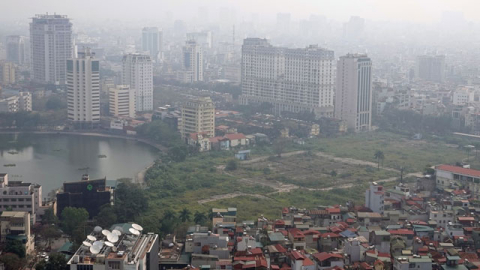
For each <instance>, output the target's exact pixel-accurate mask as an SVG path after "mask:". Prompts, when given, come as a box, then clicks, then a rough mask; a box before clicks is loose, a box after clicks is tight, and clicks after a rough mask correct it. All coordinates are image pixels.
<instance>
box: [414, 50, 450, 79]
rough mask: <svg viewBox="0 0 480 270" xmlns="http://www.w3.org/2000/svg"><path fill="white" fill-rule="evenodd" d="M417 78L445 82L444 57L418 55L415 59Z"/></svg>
mask: <svg viewBox="0 0 480 270" xmlns="http://www.w3.org/2000/svg"><path fill="white" fill-rule="evenodd" d="M417 70H418V72H417V74H418V76H417V77H418V78H420V79H423V80H427V81H433V82H437V83H441V82H443V81H444V80H445V55H420V56H418V57H417Z"/></svg>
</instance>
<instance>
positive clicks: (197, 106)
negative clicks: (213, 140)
mask: <svg viewBox="0 0 480 270" xmlns="http://www.w3.org/2000/svg"><path fill="white" fill-rule="evenodd" d="M179 129H180V134H181V135H182V138H185V137H186V136H187V134H192V133H204V135H205V136H206V137H214V136H215V104H213V101H212V99H210V98H209V97H201V98H197V99H193V100H188V101H186V102H185V103H184V104H183V106H182V121H181V123H180V125H179Z"/></svg>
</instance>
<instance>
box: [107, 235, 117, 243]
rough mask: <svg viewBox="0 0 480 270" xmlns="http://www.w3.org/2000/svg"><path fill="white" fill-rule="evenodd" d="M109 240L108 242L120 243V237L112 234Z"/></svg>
mask: <svg viewBox="0 0 480 270" xmlns="http://www.w3.org/2000/svg"><path fill="white" fill-rule="evenodd" d="M107 239H108V241H110V242H112V243H115V242H117V241H118V235H116V234H114V233H111V234H109V235H107Z"/></svg>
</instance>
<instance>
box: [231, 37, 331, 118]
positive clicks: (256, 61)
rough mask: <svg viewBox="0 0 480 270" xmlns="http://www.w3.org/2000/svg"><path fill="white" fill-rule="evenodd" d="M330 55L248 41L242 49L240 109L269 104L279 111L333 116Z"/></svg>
mask: <svg viewBox="0 0 480 270" xmlns="http://www.w3.org/2000/svg"><path fill="white" fill-rule="evenodd" d="M333 64H334V54H333V51H330V50H326V49H322V48H319V47H317V46H315V45H311V46H309V47H307V48H303V49H288V48H281V47H274V46H272V45H270V43H269V42H268V41H267V40H266V39H260V38H247V39H245V40H244V42H243V46H242V65H241V74H242V76H241V80H242V95H241V96H240V102H241V103H242V104H243V105H249V104H255V103H256V104H260V103H264V102H266V103H270V104H271V105H273V109H274V112H275V114H281V112H282V111H289V112H294V113H298V112H304V111H308V112H314V113H315V115H316V116H326V117H332V116H333V89H334V79H333V78H334V67H333Z"/></svg>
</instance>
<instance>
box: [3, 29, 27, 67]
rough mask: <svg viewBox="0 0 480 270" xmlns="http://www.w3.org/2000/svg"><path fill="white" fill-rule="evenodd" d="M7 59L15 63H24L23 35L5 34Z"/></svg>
mask: <svg viewBox="0 0 480 270" xmlns="http://www.w3.org/2000/svg"><path fill="white" fill-rule="evenodd" d="M6 49H7V61H9V62H12V63H15V64H17V65H23V64H25V37H22V36H7V38H6Z"/></svg>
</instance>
